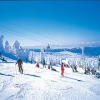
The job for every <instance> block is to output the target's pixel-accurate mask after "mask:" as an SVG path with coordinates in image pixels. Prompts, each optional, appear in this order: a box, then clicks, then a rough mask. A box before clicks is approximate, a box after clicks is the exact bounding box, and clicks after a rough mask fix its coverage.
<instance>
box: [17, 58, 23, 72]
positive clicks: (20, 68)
mask: <svg viewBox="0 0 100 100" xmlns="http://www.w3.org/2000/svg"><path fill="white" fill-rule="evenodd" d="M16 64H18V69H19V72H20V73H21V74H23V68H22V64H23V62H22V60H21V59H18V60H17V62H16ZM16 64H15V65H16Z"/></svg>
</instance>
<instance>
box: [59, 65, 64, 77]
mask: <svg viewBox="0 0 100 100" xmlns="http://www.w3.org/2000/svg"><path fill="white" fill-rule="evenodd" d="M60 66H61V75H62V76H64V64H63V63H62V64H61V65H60Z"/></svg>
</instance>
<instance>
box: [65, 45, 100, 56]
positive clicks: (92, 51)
mask: <svg viewBox="0 0 100 100" xmlns="http://www.w3.org/2000/svg"><path fill="white" fill-rule="evenodd" d="M66 50H67V51H70V52H73V53H80V54H81V53H82V50H81V48H71V49H66ZM84 54H85V55H87V56H98V55H100V46H97V47H84Z"/></svg>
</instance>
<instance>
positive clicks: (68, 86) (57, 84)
mask: <svg viewBox="0 0 100 100" xmlns="http://www.w3.org/2000/svg"><path fill="white" fill-rule="evenodd" d="M53 67H54V68H55V69H56V70H57V72H55V71H51V70H50V69H47V68H42V65H41V66H40V68H37V67H35V64H29V63H23V68H24V74H20V73H19V72H18V69H17V66H15V63H0V100H100V79H97V78H96V77H95V76H94V75H85V74H83V73H84V71H83V70H82V69H81V68H78V71H79V72H78V73H73V72H72V69H71V68H65V74H64V75H65V77H62V76H61V75H60V67H59V66H58V67H57V66H53Z"/></svg>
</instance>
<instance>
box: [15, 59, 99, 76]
mask: <svg viewBox="0 0 100 100" xmlns="http://www.w3.org/2000/svg"><path fill="white" fill-rule="evenodd" d="M99 60H100V59H99ZM16 64H18V69H19V72H20V73H21V74H23V68H22V65H23V62H22V60H21V59H18V60H17V62H16ZM16 64H15V65H16ZM42 65H43V68H46V63H45V60H44V59H43V61H42ZM99 65H100V63H99V64H98V69H99V68H100V66H99ZM36 67H37V68H39V67H40V65H39V63H36ZM64 67H65V64H64V63H61V65H60V68H61V76H64V70H65V68H64ZM67 67H69V65H68V66H67ZM70 67H71V68H72V71H73V72H78V71H77V66H76V65H75V63H73V64H71V65H70ZM47 68H48V69H51V70H53V71H56V69H54V68H53V67H52V62H50V63H49V64H48V66H47ZM90 73H92V74H93V75H96V74H97V73H96V70H95V68H92V69H90V68H89V67H87V68H86V67H85V72H84V74H90Z"/></svg>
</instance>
